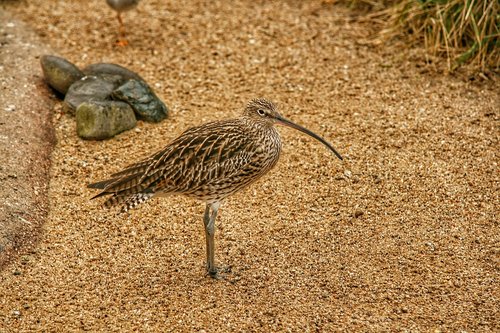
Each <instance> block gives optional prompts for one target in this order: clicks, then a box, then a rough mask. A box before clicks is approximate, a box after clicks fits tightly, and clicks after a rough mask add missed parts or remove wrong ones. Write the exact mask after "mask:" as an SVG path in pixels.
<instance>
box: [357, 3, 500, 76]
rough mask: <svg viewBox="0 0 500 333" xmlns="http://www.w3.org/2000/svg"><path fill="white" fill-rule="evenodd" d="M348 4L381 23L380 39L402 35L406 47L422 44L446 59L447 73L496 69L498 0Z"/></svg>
mask: <svg viewBox="0 0 500 333" xmlns="http://www.w3.org/2000/svg"><path fill="white" fill-rule="evenodd" d="M349 4H350V5H351V6H356V7H358V8H359V7H360V6H364V7H366V6H368V7H369V8H370V9H371V12H372V13H371V14H369V17H371V18H378V19H382V21H383V22H385V24H384V25H385V28H384V29H382V31H381V33H380V38H382V39H387V38H393V37H399V36H404V37H405V38H406V40H407V41H408V42H409V43H410V44H414V43H421V42H423V43H424V45H425V47H426V48H427V50H428V51H429V52H430V53H431V54H433V55H444V56H446V58H447V61H448V69H449V70H451V71H453V70H455V69H456V68H458V67H460V66H462V65H464V64H468V65H470V66H472V67H473V68H474V69H475V70H481V71H485V70H487V69H491V70H498V69H499V66H500V51H499V50H500V41H499V36H500V12H499V3H498V1H487V0H400V1H388V0H384V1H374V0H351V1H349ZM381 6H383V7H384V9H380V7H381ZM374 11H375V12H374Z"/></svg>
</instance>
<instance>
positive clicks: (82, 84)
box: [64, 76, 118, 113]
mask: <svg viewBox="0 0 500 333" xmlns="http://www.w3.org/2000/svg"><path fill="white" fill-rule="evenodd" d="M117 86H118V84H117V83H115V82H110V81H107V80H104V79H102V78H98V77H95V76H85V77H83V78H82V79H81V80H79V81H77V82H75V83H73V84H72V85H71V87H69V90H68V92H67V94H66V96H65V97H64V102H65V106H66V111H69V112H70V113H72V112H74V110H76V108H78V106H79V105H80V104H82V103H84V102H89V101H105V100H109V99H110V95H111V93H112V92H113V90H114V89H115V88H116V87H117Z"/></svg>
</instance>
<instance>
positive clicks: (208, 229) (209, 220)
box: [203, 202, 220, 277]
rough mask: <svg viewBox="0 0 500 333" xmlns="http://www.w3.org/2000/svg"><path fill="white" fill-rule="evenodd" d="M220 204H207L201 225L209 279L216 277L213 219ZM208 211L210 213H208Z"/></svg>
mask: <svg viewBox="0 0 500 333" xmlns="http://www.w3.org/2000/svg"><path fill="white" fill-rule="evenodd" d="M219 207H220V203H219V202H216V203H213V204H207V206H206V208H205V214H204V215H203V223H204V225H205V239H206V241H207V271H208V274H209V275H210V276H211V277H217V268H216V267H215V241H214V236H215V219H216V217H217V211H218V210H219ZM210 210H212V212H211V213H210Z"/></svg>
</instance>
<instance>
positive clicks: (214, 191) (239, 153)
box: [88, 98, 342, 277]
mask: <svg viewBox="0 0 500 333" xmlns="http://www.w3.org/2000/svg"><path fill="white" fill-rule="evenodd" d="M275 125H284V126H287V127H291V128H294V129H296V130H299V131H301V132H303V133H305V134H307V135H309V136H311V137H313V138H314V139H316V140H318V141H320V142H321V143H323V144H324V145H325V146H326V147H327V148H328V149H329V150H331V151H332V152H333V154H334V155H335V156H337V157H338V158H339V159H340V160H342V156H341V155H340V154H339V153H338V152H337V151H336V150H335V149H334V148H333V147H332V145H331V144H330V143H328V142H327V141H325V140H324V139H323V138H322V137H320V136H318V135H317V134H315V133H313V132H311V131H310V130H308V129H306V128H304V127H302V126H300V125H298V124H296V123H294V122H292V121H290V120H288V119H286V118H284V117H283V116H282V115H281V114H280V113H279V112H278V110H277V107H276V105H275V104H274V103H273V102H271V101H269V100H267V99H263V98H258V99H253V100H251V101H250V102H249V103H248V104H247V105H246V107H245V108H244V109H243V113H242V114H241V115H240V116H239V117H237V118H233V119H225V120H218V121H212V122H207V123H204V124H202V125H199V126H195V127H191V128H189V129H187V130H186V131H184V132H183V133H182V134H181V135H180V136H178V137H177V138H176V139H174V140H172V141H171V142H170V143H169V144H167V145H166V146H165V147H164V148H163V149H161V150H160V151H158V152H156V153H154V154H152V155H150V156H149V157H147V158H146V159H143V160H141V161H139V162H137V163H135V164H131V165H129V166H128V167H126V168H125V169H123V170H122V171H119V172H117V173H115V174H112V175H111V176H110V178H109V179H106V180H103V181H99V182H96V183H92V184H89V185H88V187H89V188H94V189H100V190H101V192H100V193H99V194H97V195H95V196H94V197H92V198H91V199H95V198H99V197H102V196H108V197H107V200H106V201H105V202H104V203H103V206H104V207H106V208H110V207H113V206H120V207H121V210H120V211H121V212H126V211H128V210H129V209H131V208H134V207H136V206H138V205H139V204H141V203H143V202H145V201H147V200H149V199H151V198H154V197H163V196H168V195H176V194H181V195H185V196H187V197H191V198H194V199H198V200H201V201H203V202H205V205H206V206H205V212H204V214H203V224H204V231H205V240H206V269H207V273H208V275H210V276H211V277H219V272H222V270H221V269H219V268H217V267H216V266H215V244H214V234H215V219H216V217H217V212H218V210H219V207H220V205H221V202H222V201H223V200H224V199H225V198H227V197H228V196H230V195H232V194H234V193H236V192H238V191H239V190H241V189H243V188H245V187H247V186H249V185H250V184H252V183H254V182H255V181H257V180H258V179H259V178H261V177H262V176H264V175H265V174H266V173H267V172H269V171H270V170H271V169H272V168H273V167H274V166H275V165H276V163H277V162H278V159H279V157H280V154H281V147H282V143H281V139H280V135H279V133H278V131H277V129H276V127H275Z"/></svg>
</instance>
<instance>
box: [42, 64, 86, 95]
mask: <svg viewBox="0 0 500 333" xmlns="http://www.w3.org/2000/svg"><path fill="white" fill-rule="evenodd" d="M40 64H41V66H42V71H43V76H44V77H45V80H46V81H47V83H48V84H49V85H50V86H51V87H52V88H54V89H55V90H57V91H58V92H60V93H61V94H66V92H67V91H68V89H69V87H70V86H71V85H72V84H73V83H74V82H76V81H78V80H79V79H81V78H82V77H83V76H84V74H83V72H82V71H80V70H79V69H78V67H76V66H75V65H73V64H72V63H71V62H69V61H68V60H66V59H64V58H60V57H56V56H53V55H44V56H42V57H41V58H40Z"/></svg>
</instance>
